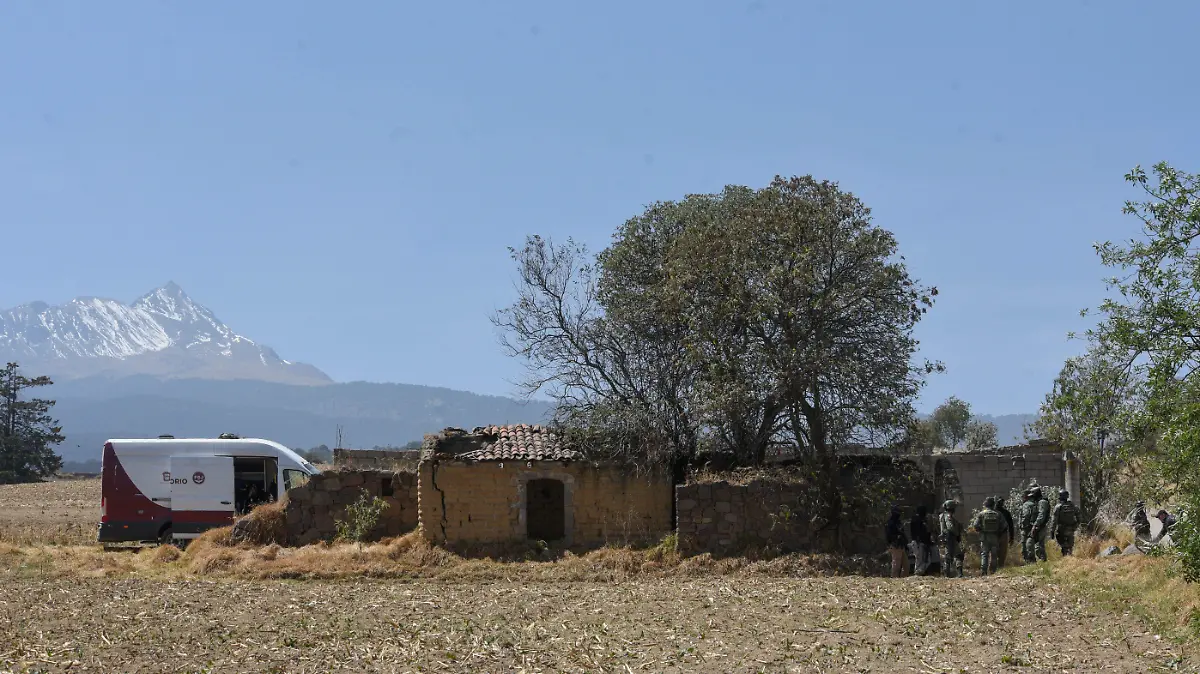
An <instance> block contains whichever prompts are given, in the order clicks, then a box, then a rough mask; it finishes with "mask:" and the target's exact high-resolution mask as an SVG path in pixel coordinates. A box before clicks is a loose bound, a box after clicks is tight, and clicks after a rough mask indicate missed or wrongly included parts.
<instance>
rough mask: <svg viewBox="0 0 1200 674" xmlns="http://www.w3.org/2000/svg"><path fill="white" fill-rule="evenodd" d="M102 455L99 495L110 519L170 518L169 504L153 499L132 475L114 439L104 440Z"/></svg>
mask: <svg viewBox="0 0 1200 674" xmlns="http://www.w3.org/2000/svg"><path fill="white" fill-rule="evenodd" d="M102 458H103V460H102V462H101V466H102V468H101V470H102V473H101V478H100V498H101V503H103V506H104V509H105V513H104V514H106V515H107V516H108V520H109V521H120V522H145V521H163V522H165V521H167V520H169V519H170V518H171V509H170V508H168V507H166V506H163V505H159V504H157V503H155V502H154V501H151V500H150V497H148V496H146V495H144V494H142V492H141V490H140V489H138V488H137V485H136V484H134V483H133V480H131V479H129V474H128V473H126V472H125V468H124V466H122V465H121V460H120V459H119V458H118V457H117V452H116V450H114V449H113V446H112V443H111V442H106V443H104V455H103V457H102Z"/></svg>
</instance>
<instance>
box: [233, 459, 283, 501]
mask: <svg viewBox="0 0 1200 674" xmlns="http://www.w3.org/2000/svg"><path fill="white" fill-rule="evenodd" d="M278 466H279V463H278V459H276V458H275V457H273V456H244V457H243V456H239V457H235V458H234V459H233V504H234V509H235V510H236V511H237V512H238V513H239V514H241V513H246V512H249V511H251V510H253V509H254V506H257V505H261V504H263V503H268V502H270V501H274V500H276V499H278V498H279V480H278V479H277V477H276V476H277V470H278Z"/></svg>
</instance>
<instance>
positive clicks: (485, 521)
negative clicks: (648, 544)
mask: <svg viewBox="0 0 1200 674" xmlns="http://www.w3.org/2000/svg"><path fill="white" fill-rule="evenodd" d="M417 483H418V488H417V491H418V500H419V503H418V513H419V520H420V530H421V532H422V533H423V535H424V536H425V537H427V538H428V539H429V540H430V541H431V542H434V543H456V542H461V543H501V542H508V541H520V540H541V541H546V542H547V543H550V542H555V543H558V544H560V545H567V546H579V547H598V546H602V545H605V544H607V543H626V542H639V541H643V542H644V541H656V540H658V539H659V538H661V537H662V536H664V535H665V534H667V533H669V532H670V531H671V530H672V528H673V527H672V517H671V515H672V501H673V498H674V489H673V485H672V484H671V480H670V479H669V477H668V476H666V475H665V474H663V473H661V472H657V471H649V470H644V469H643V470H638V469H636V468H634V467H630V466H627V465H622V464H617V463H611V462H597V461H591V460H588V458H587V457H585V456H584V455H583V454H582V453H581V452H580V451H579V450H578V449H577V448H574V447H572V446H570V445H569V443H568V442H567V440H566V439H565V438H564V437H563V436H561V435H560V434H558V433H555V432H554V431H552V430H551V429H549V428H547V427H545V426H536V425H526V424H520V425H514V426H489V427H485V428H477V429H475V430H474V431H472V432H470V433H467V432H466V431H462V430H458V429H447V430H446V431H444V432H443V433H441V434H438V435H433V436H427V437H426V443H425V447H424V448H423V450H422V455H421V463H420V466H419V468H418V480H417Z"/></svg>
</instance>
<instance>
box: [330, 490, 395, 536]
mask: <svg viewBox="0 0 1200 674" xmlns="http://www.w3.org/2000/svg"><path fill="white" fill-rule="evenodd" d="M387 507H388V504H387V501H384V500H383V499H381V498H379V497H378V496H374V497H372V496H371V494H370V493H368V492H367V490H366V489H364V490H362V496H359V497H358V500H357V501H355V502H354V503H353V504H351V505H349V506H346V519H345V520H340V519H339V520H337V522H336V524H337V539H338V540H340V541H350V542H354V543H358V544H359V545H360V546H361V545H362V544H363V543H366V542H367V540H368V539H369V538H370V536H371V533H372V532H373V531H375V527H376V526H378V525H379V517H380V516H381V515H382V514H383V509H384V508H387Z"/></svg>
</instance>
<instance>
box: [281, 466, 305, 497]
mask: <svg viewBox="0 0 1200 674" xmlns="http://www.w3.org/2000/svg"><path fill="white" fill-rule="evenodd" d="M307 482H308V473H306V472H304V471H302V470H295V469H292V468H286V469H284V471H283V488H284V490H285V491H290V490H292V489H295V488H296V487H299V486H301V485H303V484H306V483H307Z"/></svg>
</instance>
